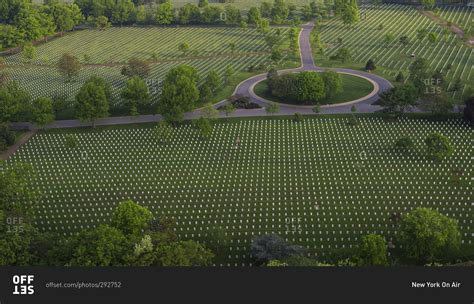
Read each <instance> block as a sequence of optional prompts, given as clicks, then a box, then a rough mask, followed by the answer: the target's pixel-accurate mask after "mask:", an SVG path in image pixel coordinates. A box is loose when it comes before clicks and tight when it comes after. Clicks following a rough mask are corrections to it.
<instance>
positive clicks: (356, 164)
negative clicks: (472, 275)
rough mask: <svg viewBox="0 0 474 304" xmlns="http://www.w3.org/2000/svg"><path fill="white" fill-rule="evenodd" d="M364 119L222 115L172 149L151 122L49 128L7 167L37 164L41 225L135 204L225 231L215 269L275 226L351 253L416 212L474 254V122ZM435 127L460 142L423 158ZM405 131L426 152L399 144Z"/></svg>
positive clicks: (200, 232)
mask: <svg viewBox="0 0 474 304" xmlns="http://www.w3.org/2000/svg"><path fill="white" fill-rule="evenodd" d="M358 119H359V121H360V125H358V126H349V125H348V124H347V118H346V117H344V116H339V117H332V116H321V117H317V118H306V119H305V120H304V121H303V122H299V123H298V122H293V121H292V120H291V119H289V118H287V119H279V118H273V119H270V118H269V119H249V120H221V121H219V122H218V123H216V124H215V126H214V131H213V133H212V136H211V138H210V139H209V140H201V139H200V137H199V136H198V134H197V131H196V130H194V129H193V128H192V127H191V125H183V126H180V127H178V128H176V129H174V131H173V137H172V139H171V140H170V142H169V143H167V144H160V143H158V142H157V141H156V140H154V139H153V137H152V135H151V134H152V128H151V126H147V125H141V126H124V127H108V128H97V129H95V130H92V129H89V128H83V129H64V130H50V131H47V132H41V133H39V134H38V135H36V136H35V137H33V139H31V140H30V141H29V142H28V143H27V144H25V145H24V146H23V147H22V148H21V149H20V150H19V151H18V152H17V153H16V154H15V155H14V156H13V157H12V158H11V159H10V160H9V161H8V162H7V165H8V164H11V163H15V162H27V163H30V164H32V166H33V168H34V172H35V175H32V176H31V182H32V187H33V188H34V189H37V190H39V191H40V193H42V196H41V199H40V202H39V203H38V204H36V205H35V207H34V210H35V218H36V224H37V225H38V226H39V227H40V228H41V229H42V230H45V231H51V232H58V233H60V234H65V235H69V234H70V233H73V232H75V231H78V230H79V229H85V228H91V227H94V226H96V225H98V224H99V223H104V222H108V221H109V220H110V217H111V214H112V212H113V210H114V208H115V206H117V204H118V203H119V202H120V201H123V200H125V199H133V200H134V201H136V202H138V203H139V204H141V205H143V206H146V207H148V208H149V209H150V210H151V211H152V212H153V213H154V214H155V215H167V216H173V217H174V218H175V219H176V220H177V222H178V226H177V232H178V233H179V235H181V236H182V237H183V238H187V239H195V240H200V241H205V240H206V237H207V232H208V229H209V227H212V226H221V227H222V228H223V229H224V230H225V231H226V233H227V234H228V235H229V236H230V237H231V239H232V241H231V244H230V247H229V248H228V249H227V251H225V252H224V254H223V256H221V257H220V258H219V259H218V260H217V262H216V263H217V264H218V265H220V264H223V265H242V264H246V265H247V264H248V262H249V247H250V242H251V239H252V236H254V235H261V234H266V233H272V232H273V233H277V234H279V235H281V236H283V237H285V238H286V239H288V240H289V241H291V242H294V243H296V244H300V245H303V246H305V247H306V248H307V249H308V255H309V256H310V257H317V258H318V259H320V260H327V259H328V256H329V255H330V254H331V253H334V251H335V250H336V251H339V250H351V248H353V246H355V245H356V244H357V243H358V241H359V238H360V236H361V235H365V234H368V233H381V234H383V235H385V237H386V238H387V240H391V239H394V237H395V232H394V228H393V223H392V222H391V221H390V220H389V217H390V215H392V214H393V213H394V212H400V213H402V214H404V213H406V212H408V211H410V210H411V209H412V208H415V207H431V208H435V209H438V210H439V211H440V212H441V213H443V214H446V215H448V216H450V217H454V218H456V219H458V220H459V225H460V229H461V233H462V242H463V244H464V246H468V247H470V249H467V247H465V248H464V250H465V251H464V252H465V253H466V254H472V252H471V251H472V244H473V241H474V225H473V218H474V217H473V214H474V213H473V208H474V203H473V197H474V196H473V189H474V187H473V178H474V170H473V169H474V167H473V166H472V155H473V153H474V145H472V142H473V139H474V137H473V133H472V129H469V127H467V125H465V124H464V123H463V122H461V121H460V120H456V119H452V120H448V121H429V120H423V119H409V118H404V119H402V120H401V121H399V122H385V121H383V120H382V119H381V118H377V117H368V116H360V117H359V118H358ZM434 131H437V132H440V133H443V134H445V135H446V136H448V137H449V138H450V139H451V141H452V142H453V145H454V147H455V153H454V155H453V156H451V157H450V158H448V159H446V160H444V161H442V162H440V163H436V162H433V161H431V160H429V159H427V158H426V156H425V155H424V154H423V149H424V144H423V140H424V138H425V137H426V136H427V135H428V134H429V133H431V132H434ZM66 134H76V135H77V137H78V139H79V147H78V148H75V149H68V148H66V147H65V146H64V141H65V135H66ZM401 136H410V137H411V138H412V139H413V140H414V141H415V143H416V147H417V149H418V150H419V152H418V153H416V154H413V155H408V156H407V155H403V154H401V153H400V152H397V151H395V150H394V149H393V143H394V141H395V140H396V139H397V138H399V137H401ZM237 138H239V139H240V145H238V146H237V145H236V139H237ZM395 245H396V244H395Z"/></svg>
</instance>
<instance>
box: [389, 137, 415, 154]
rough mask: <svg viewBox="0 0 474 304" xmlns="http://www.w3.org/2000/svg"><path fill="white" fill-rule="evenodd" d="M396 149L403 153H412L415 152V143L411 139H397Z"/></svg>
mask: <svg viewBox="0 0 474 304" xmlns="http://www.w3.org/2000/svg"><path fill="white" fill-rule="evenodd" d="M394 146H395V148H396V149H397V150H399V151H401V152H403V153H410V152H413V151H415V143H414V142H413V140H412V139H411V138H410V137H407V136H404V137H400V138H399V139H397V141H396V142H395V145H394Z"/></svg>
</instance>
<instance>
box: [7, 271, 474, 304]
mask: <svg viewBox="0 0 474 304" xmlns="http://www.w3.org/2000/svg"><path fill="white" fill-rule="evenodd" d="M257 301H258V302H260V303H272V302H274V303H289V304H290V303H291V304H293V303H364V304H369V303H377V304H385V303H417V304H419V303H430V304H434V303H450V304H451V303H453V304H464V303H465V304H473V303H474V268H469V267H423V268H422V267H411V268H400V267H386V268H344V267H338V268H334V267H320V268H287V267H284V268H153V267H148V268H140V267H136V268H132V267H125V268H34V267H0V304H17V303H18V304H21V303H35V304H37V303H48V304H54V303H61V304H64V303H66V304H73V303H86V304H95V303H101V304H103V303H117V304H120V303H134V304H135V303H227V302H231V303H236V302H239V303H242V304H245V303H255V302H257Z"/></svg>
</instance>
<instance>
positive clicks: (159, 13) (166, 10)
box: [155, 0, 174, 25]
mask: <svg viewBox="0 0 474 304" xmlns="http://www.w3.org/2000/svg"><path fill="white" fill-rule="evenodd" d="M155 16H156V17H155V19H156V23H158V24H160V25H165V24H170V23H171V22H173V18H174V15H173V6H172V4H171V1H170V0H166V1H165V2H163V3H161V4H159V5H158V7H157V9H156V14H155Z"/></svg>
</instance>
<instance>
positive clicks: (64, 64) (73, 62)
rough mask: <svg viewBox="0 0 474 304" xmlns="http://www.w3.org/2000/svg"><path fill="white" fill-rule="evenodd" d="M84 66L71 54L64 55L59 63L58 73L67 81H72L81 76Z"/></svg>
mask: <svg viewBox="0 0 474 304" xmlns="http://www.w3.org/2000/svg"><path fill="white" fill-rule="evenodd" d="M81 68H82V65H81V63H80V62H79V59H77V57H76V56H74V55H71V54H63V55H62V56H61V58H60V59H59V61H58V71H59V72H60V73H61V74H63V76H64V78H65V79H66V81H68V82H69V81H72V79H73V78H74V77H75V76H77V75H78V74H79V71H80V70H81Z"/></svg>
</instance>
